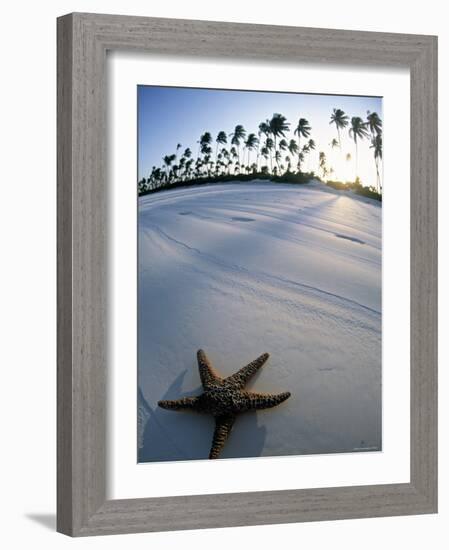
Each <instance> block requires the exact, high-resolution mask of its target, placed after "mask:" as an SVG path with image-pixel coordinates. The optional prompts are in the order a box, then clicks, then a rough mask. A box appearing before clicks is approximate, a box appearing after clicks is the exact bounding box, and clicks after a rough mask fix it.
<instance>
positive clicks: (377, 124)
mask: <svg viewBox="0 0 449 550" xmlns="http://www.w3.org/2000/svg"><path fill="white" fill-rule="evenodd" d="M367 115H368V116H367V117H366V120H367V121H368V127H369V130H370V132H371V135H372V136H373V137H374V135H375V134H376V135H377V134H381V133H382V120H381V118H380V117H379V115H378V114H377V113H371V112H370V111H367Z"/></svg>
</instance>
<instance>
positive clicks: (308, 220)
mask: <svg viewBox="0 0 449 550" xmlns="http://www.w3.org/2000/svg"><path fill="white" fill-rule="evenodd" d="M381 217H382V209H381V205H380V204H379V203H378V202H376V201H372V200H370V199H361V198H359V197H355V196H353V195H352V194H350V193H347V192H338V191H334V190H332V189H329V188H326V187H325V186H323V185H321V184H310V185H303V186H299V185H283V184H271V183H262V182H254V183H246V184H222V185H208V186H199V187H190V188H179V189H174V190H171V191H163V192H160V193H155V194H152V195H147V196H144V197H141V198H140V199H139V222H140V224H139V413H140V415H139V416H140V422H139V425H140V430H141V433H140V441H141V448H140V450H139V460H140V461H141V462H142V461H152V460H169V459H175V460H185V459H202V458H206V457H207V455H208V452H209V448H210V443H211V438H212V433H213V427H214V421H213V419H212V418H211V417H207V416H201V415H198V414H195V413H187V412H186V413H180V412H173V411H166V410H162V409H160V408H158V407H157V401H158V400H160V399H177V398H179V397H181V396H185V395H192V394H195V393H199V392H200V391H201V388H200V381H199V375H198V370H197V366H196V351H197V349H198V348H203V349H204V350H205V351H206V353H207V354H208V356H209V357H210V359H211V360H212V361H213V362H214V365H215V366H216V368H217V369H218V370H219V371H221V373H222V374H223V375H228V374H230V373H232V372H234V371H235V370H237V369H238V368H240V367H241V366H242V365H244V364H246V363H248V362H249V361H251V360H253V359H255V358H256V357H257V356H258V355H260V354H261V353H263V352H269V353H270V355H271V357H270V359H269V361H268V363H267V364H266V365H265V366H264V368H263V369H262V371H261V372H260V374H258V375H257V376H256V377H255V378H254V380H253V381H252V382H251V383H250V385H249V387H250V388H253V389H255V390H257V391H267V392H281V391H287V390H288V391H290V392H291V393H292V396H291V398H290V399H288V400H287V401H286V402H285V403H283V404H282V405H280V406H279V407H277V408H274V409H271V410H267V411H260V412H257V413H247V414H246V415H242V416H241V417H240V418H238V420H237V422H236V423H235V425H234V429H233V432H232V434H231V436H230V438H229V440H228V442H227V444H226V445H225V448H224V450H223V452H222V458H226V457H246V456H271V455H289V454H304V453H329V452H351V451H354V450H359V449H365V450H380V448H381Z"/></svg>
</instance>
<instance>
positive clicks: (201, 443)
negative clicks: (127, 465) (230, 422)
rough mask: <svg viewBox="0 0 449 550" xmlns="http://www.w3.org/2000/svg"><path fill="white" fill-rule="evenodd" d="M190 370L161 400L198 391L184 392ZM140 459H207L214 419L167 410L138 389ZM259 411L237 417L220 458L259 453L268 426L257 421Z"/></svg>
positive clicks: (151, 460) (176, 380) (174, 383)
mask: <svg viewBox="0 0 449 550" xmlns="http://www.w3.org/2000/svg"><path fill="white" fill-rule="evenodd" d="M186 372H187V371H184V372H182V373H181V374H180V375H179V376H178V377H177V378H176V379H175V380H174V382H173V383H172V385H171V386H170V387H169V388H168V390H167V392H166V393H165V395H163V396H161V399H179V398H181V397H186V396H189V395H192V394H197V395H198V394H200V393H201V388H198V389H197V391H195V392H190V391H189V392H183V391H182V385H183V381H184V377H185V375H186ZM138 414H139V432H140V433H139V434H138V436H139V437H138V440H139V446H140V448H139V450H138V461H139V462H162V461H168V460H201V459H206V458H207V457H208V455H209V450H210V446H211V442H212V435H213V431H214V426H215V423H214V419H213V417H212V416H210V415H203V414H199V413H195V412H190V411H186V412H180V411H167V410H164V409H161V408H160V407H158V406H157V405H155V407H154V408H152V407H151V406H150V405H149V404H148V402H147V401H146V399H145V397H144V396H143V394H142V392H141V390H140V388H139V390H138ZM258 420H259V419H258V416H257V413H247V414H244V415H241V416H240V417H239V418H237V420H236V423H235V425H234V428H233V430H232V433H231V435H230V437H229V439H228V441H227V443H226V445H225V447H224V449H223V451H222V453H221V457H220V458H243V457H256V456H260V454H261V452H262V449H263V447H264V443H265V438H266V428H265V426H260V425H259V424H258Z"/></svg>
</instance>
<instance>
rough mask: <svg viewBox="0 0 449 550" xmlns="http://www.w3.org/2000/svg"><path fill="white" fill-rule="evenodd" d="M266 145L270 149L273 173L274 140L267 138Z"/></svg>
mask: <svg viewBox="0 0 449 550" xmlns="http://www.w3.org/2000/svg"><path fill="white" fill-rule="evenodd" d="M265 147H266V149H268V152H269V155H270V166H271V172H272V173H273V154H272V150H273V147H274V141H273V140H272V139H271V138H267V139H266V140H265Z"/></svg>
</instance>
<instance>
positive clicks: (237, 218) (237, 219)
mask: <svg viewBox="0 0 449 550" xmlns="http://www.w3.org/2000/svg"><path fill="white" fill-rule="evenodd" d="M231 220H232V221H233V222H254V221H255V219H254V218H243V217H240V216H235V217H234V218H231Z"/></svg>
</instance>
